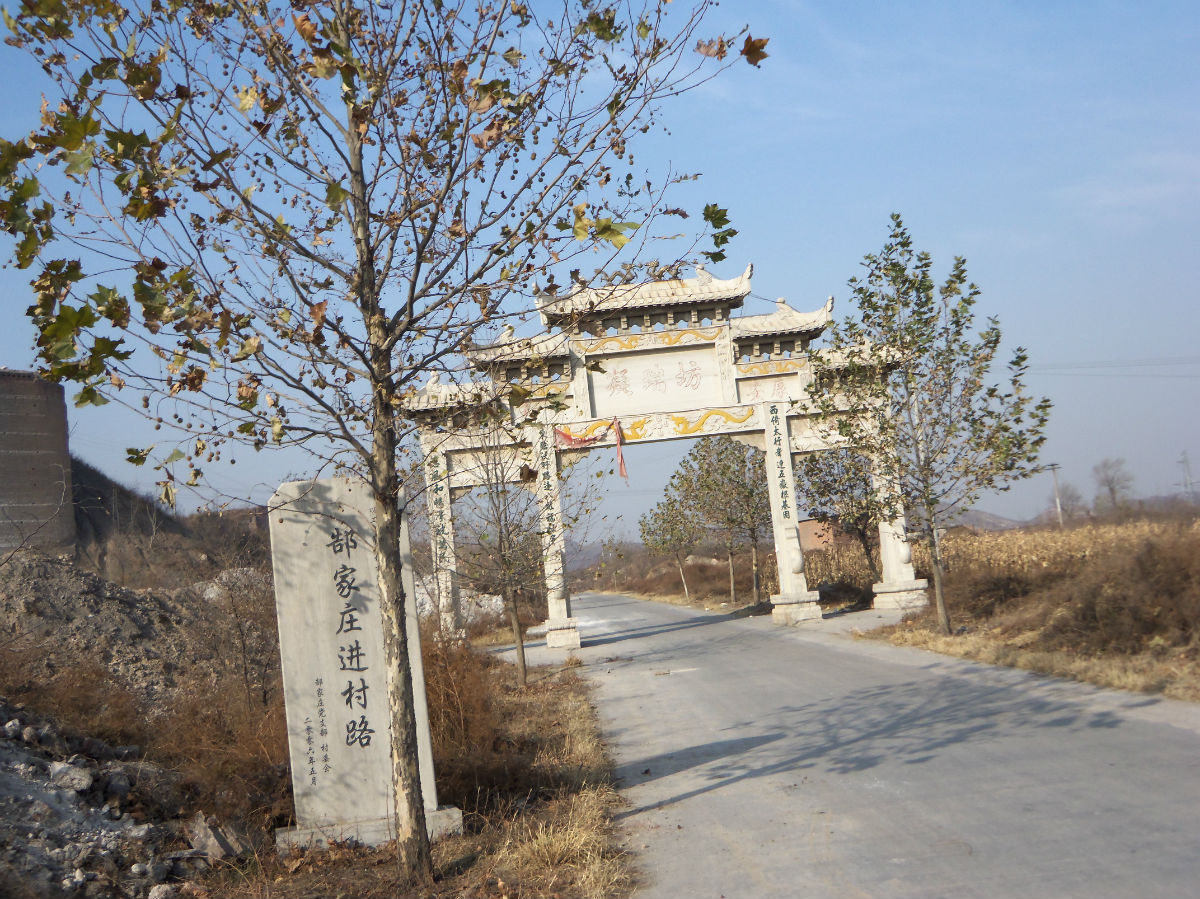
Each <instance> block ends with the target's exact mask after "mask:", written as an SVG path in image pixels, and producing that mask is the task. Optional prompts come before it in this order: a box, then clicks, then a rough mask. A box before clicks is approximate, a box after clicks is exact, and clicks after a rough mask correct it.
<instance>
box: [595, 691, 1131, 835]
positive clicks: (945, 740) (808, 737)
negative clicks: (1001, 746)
mask: <svg viewBox="0 0 1200 899" xmlns="http://www.w3.org/2000/svg"><path fill="white" fill-rule="evenodd" d="M1052 688H1053V683H1052V682H1048V683H1047V684H1046V685H1042V686H1039V685H1034V686H1032V687H1031V688H1028V687H1027V688H1026V689H1024V690H1022V691H1015V690H1013V689H1011V688H1008V687H1004V686H988V685H980V684H977V683H972V682H969V681H967V680H965V679H963V678H956V677H943V678H936V679H934V680H932V681H906V682H903V683H893V684H887V685H880V686H875V687H872V688H869V689H865V690H859V691H854V692H848V693H846V694H843V695H838V696H830V697H827V698H824V699H822V700H820V701H818V702H812V703H806V704H803V705H796V706H784V707H779V708H775V709H772V710H770V713H769V715H766V716H762V717H759V718H757V719H749V720H745V721H739V722H734V723H733V724H731V725H729V726H728V728H727V729H728V730H730V731H733V732H735V733H737V732H741V733H745V732H747V731H751V732H753V731H755V730H761V729H763V726H764V723H765V722H766V721H767V720H769V722H770V724H769V727H770V730H769V731H768V732H766V733H762V734H759V735H757V736H750V737H745V738H741V739H736V740H718V741H713V742H711V743H705V744H699V745H682V746H681V747H680V748H679V749H678V750H675V751H672V752H669V753H662V754H658V755H654V756H649V757H646V758H641V759H637V760H634V761H631V762H629V763H627V764H623V765H621V766H620V767H619V768H618V770H617V774H618V776H619V777H621V778H623V780H624V782H625V783H624V786H626V787H636V786H639V785H640V784H642V783H647V782H649V781H652V780H658V779H661V778H668V777H670V776H672V775H674V774H677V773H680V772H682V771H685V770H689V771H690V772H691V773H690V774H689V776H688V777H687V778H686V779H685V780H682V781H681V783H680V786H681V787H685V789H683V790H681V792H679V793H677V794H675V795H672V796H669V797H667V798H663V799H659V800H657V801H654V802H652V803H649V804H647V805H645V806H642V807H639V808H633V809H631V810H630V811H628V812H627V813H625V814H626V815H632V814H637V813H638V812H641V811H644V810H646V809H648V808H659V807H662V806H666V805H671V804H672V803H676V802H680V801H683V800H686V799H689V798H691V797H693V796H698V795H701V794H704V793H708V792H711V791H714V790H720V789H722V788H725V787H728V786H730V785H733V784H736V783H740V782H742V781H747V780H750V779H755V778H763V777H770V776H774V775H784V776H786V775H789V774H792V773H798V774H799V773H803V772H805V771H810V770H813V771H819V772H821V773H825V774H833V775H838V774H851V773H854V772H860V771H864V770H868V769H871V768H876V767H880V766H885V767H887V768H890V769H891V770H892V771H893V772H895V773H896V776H903V775H901V774H900V773H899V772H898V771H897V770H896V769H897V766H898V765H921V764H924V763H926V762H930V761H932V760H934V759H935V758H937V757H939V756H940V755H943V754H953V755H955V756H956V757H958V758H960V759H961V761H962V764H963V765H964V766H975V765H979V764H982V763H983V762H982V761H981V759H983V758H985V757H986V751H984V752H980V751H979V750H984V748H985V747H986V746H987V744H988V743H990V742H993V741H996V740H1000V739H1004V740H1014V739H1015V740H1021V739H1023V738H1024V737H1026V736H1029V737H1032V736H1033V735H1034V733H1035V732H1044V731H1045V730H1047V729H1053V730H1058V731H1061V733H1062V736H1063V738H1064V739H1063V751H1064V752H1066V751H1068V748H1067V747H1068V746H1069V744H1068V742H1067V741H1066V739H1065V738H1066V736H1067V735H1069V734H1077V733H1086V732H1089V731H1091V730H1092V729H1095V728H1102V729H1109V730H1111V729H1116V728H1119V727H1120V726H1121V725H1122V723H1123V721H1122V718H1121V717H1120V715H1119V714H1117V713H1115V712H1113V711H1109V710H1100V711H1097V710H1092V709H1088V708H1087V707H1085V706H1083V705H1082V704H1080V703H1078V702H1073V701H1070V700H1064V699H1061V698H1057V697H1050V696H1046V695H1042V696H1039V695H1038V692H1039V690H1040V691H1041V692H1042V693H1043V694H1044V693H1046V692H1047V691H1048V690H1050V689H1052ZM1031 693H1032V695H1031ZM1131 700H1133V703H1131V704H1139V705H1140V704H1141V702H1142V701H1143V700H1144V698H1143V697H1137V699H1136V700H1134V699H1133V697H1131ZM681 742H682V741H681ZM1030 742H1031V744H1032V743H1033V742H1034V741H1032V740H1031V741H1030ZM1039 745H1044V744H1040V743H1039ZM1134 750H1135V747H1131V748H1130V751H1131V752H1133V751H1134ZM647 769H649V773H648V774H647V773H646V771H647ZM697 781H699V783H697Z"/></svg>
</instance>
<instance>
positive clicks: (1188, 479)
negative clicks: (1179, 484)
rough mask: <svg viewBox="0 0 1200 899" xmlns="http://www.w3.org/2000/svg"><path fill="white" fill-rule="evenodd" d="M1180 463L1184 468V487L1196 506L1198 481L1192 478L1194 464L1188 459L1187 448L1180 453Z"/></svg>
mask: <svg viewBox="0 0 1200 899" xmlns="http://www.w3.org/2000/svg"><path fill="white" fill-rule="evenodd" d="M1179 465H1180V467H1182V468H1183V489H1184V490H1185V491H1186V492H1187V495H1188V499H1189V500H1191V503H1192V505H1193V506H1194V505H1196V483H1195V482H1194V481H1193V480H1192V464H1191V463H1190V462H1189V461H1188V454H1187V450H1184V451H1183V453H1182V455H1180V457H1179Z"/></svg>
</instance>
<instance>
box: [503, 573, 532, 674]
mask: <svg viewBox="0 0 1200 899" xmlns="http://www.w3.org/2000/svg"><path fill="white" fill-rule="evenodd" d="M504 593H505V596H504V605H505V607H506V608H507V609H508V623H509V624H510V625H512V632H513V642H514V643H516V644H517V683H519V684H520V685H521V689H522V690H524V689H525V687H526V686H528V681H527V679H526V674H525V670H526V669H525V636H524V634H522V633H521V616H520V614H518V612H517V595H516V593H514V592H512V591H511V590H505V591H504Z"/></svg>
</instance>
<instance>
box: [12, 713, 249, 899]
mask: <svg viewBox="0 0 1200 899" xmlns="http://www.w3.org/2000/svg"><path fill="white" fill-rule="evenodd" d="M0 720H3V721H4V725H3V727H2V728H0V894H2V895H4V896H6V897H9V899H25V897H29V899H34V897H57V896H95V897H131V899H132V897H136V899H142V897H149V899H166V897H169V896H186V895H188V894H189V892H191V893H192V894H193V895H195V894H196V891H194V890H188V889H187V886H188V881H189V878H191V877H194V876H195V875H196V874H197V873H200V872H202V871H204V870H206V869H207V867H208V866H209V865H211V864H213V863H215V862H219V861H225V860H229V859H233V858H235V857H237V856H239V855H242V854H243V853H245V852H247V851H248V850H249V848H250V847H249V845H248V844H247V842H246V841H245V839H244V838H243V837H241V836H240V835H239V834H237V833H236V832H235V831H233V830H232V829H230V828H228V827H223V826H221V825H218V824H217V823H216V822H215V821H213V820H212V819H208V818H206V817H205V816H204V815H202V814H198V815H197V816H196V817H195V818H193V819H190V820H188V819H181V818H180V817H179V816H180V813H181V812H182V810H183V808H184V803H185V799H184V796H183V794H182V791H181V790H180V784H179V778H178V776H177V775H174V774H172V773H171V772H169V771H165V770H163V769H162V768H159V767H158V766H156V765H154V764H152V763H150V762H148V761H146V760H144V759H142V758H141V750H140V748H139V747H137V746H110V745H108V744H107V743H105V742H103V741H102V740H97V739H95V738H92V737H78V736H73V735H64V734H62V733H61V732H60V731H59V730H58V728H57V726H56V725H55V724H54V722H52V721H50V720H48V719H44V718H41V717H39V716H38V715H36V714H34V713H32V712H30V711H29V710H27V709H24V708H21V707H19V706H14V705H11V704H9V703H8V702H7V701H5V700H3V699H0Z"/></svg>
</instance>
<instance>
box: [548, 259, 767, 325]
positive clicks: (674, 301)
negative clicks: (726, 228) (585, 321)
mask: <svg viewBox="0 0 1200 899" xmlns="http://www.w3.org/2000/svg"><path fill="white" fill-rule="evenodd" d="M753 274H754V266H753V265H747V266H746V270H745V271H744V272H742V274H740V275H739V276H738V277H736V278H726V279H722V278H714V277H713V276H712V275H710V274H709V273H708V272H707V271H705V269H704V266H702V265H698V266H696V277H694V278H674V279H671V280H669V281H648V282H646V283H643V284H614V285H612V286H608V287H588V288H583V289H581V290H576V291H573V292H572V293H569V294H567V295H565V296H562V297H547V298H545V299H544V300H543V301H541V302H540V303H539V304H538V310H539V311H540V312H541V313H542V314H543V315H544V316H546V318H547V319H548V320H550V321H555V322H558V321H563V320H569V319H572V318H577V317H593V316H600V315H608V314H615V313H622V312H629V311H632V310H637V309H662V308H664V307H671V306H695V305H698V304H703V303H718V304H723V305H729V306H734V307H736V306H740V305H741V304H742V301H743V300H744V299H745V298H746V297H747V296H748V295H749V294H750V279H751V277H752V276H753Z"/></svg>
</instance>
